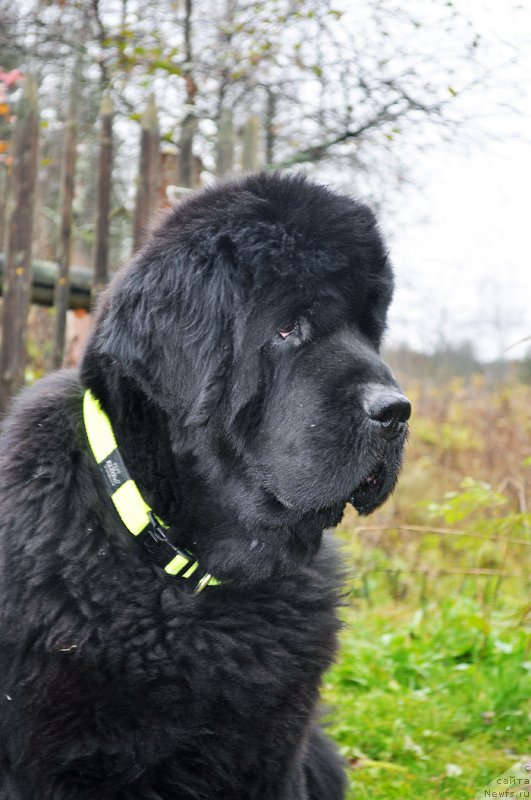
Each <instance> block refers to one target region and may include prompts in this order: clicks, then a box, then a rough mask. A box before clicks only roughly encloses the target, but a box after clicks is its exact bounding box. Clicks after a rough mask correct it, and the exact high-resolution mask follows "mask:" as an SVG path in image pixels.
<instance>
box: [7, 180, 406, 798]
mask: <svg viewBox="0 0 531 800" xmlns="http://www.w3.org/2000/svg"><path fill="white" fill-rule="evenodd" d="M392 285H393V281H392V272H391V267H390V264H389V261H388V259H387V255H386V250H385V247H384V244H383V242H382V239H381V237H380V234H379V232H378V228H377V225H376V222H375V219H374V216H373V214H372V213H371V212H370V211H369V210H368V209H367V208H366V207H365V206H364V205H361V204H359V203H357V202H355V201H354V200H351V199H349V198H348V197H345V196H341V195H339V194H336V193H334V192H331V191H329V190H328V189H326V188H324V187H323V186H319V185H315V184H314V183H311V182H310V181H308V180H306V179H305V178H303V177H300V176H289V175H282V174H259V175H253V176H249V177H245V178H243V179H241V180H237V181H230V182H224V183H220V184H218V185H217V186H214V187H213V188H208V189H206V190H204V191H201V192H198V193H196V194H191V195H190V196H189V197H188V198H187V199H185V200H184V202H182V203H181V204H180V205H178V206H177V207H176V208H175V209H174V210H173V211H172V212H171V213H169V214H168V216H167V217H166V218H165V219H164V220H163V222H162V224H160V226H159V227H157V228H156V229H155V230H154V231H153V233H152V234H151V238H150V240H149V242H148V243H147V245H146V246H145V247H144V249H143V250H142V251H141V252H140V253H139V254H138V255H137V256H136V257H135V258H134V259H133V260H132V262H131V263H130V264H129V266H127V267H125V268H124V269H123V270H121V271H120V273H119V274H118V275H117V277H116V279H115V280H114V281H113V282H112V284H111V286H110V287H109V289H108V291H107V292H106V294H105V295H104V297H103V298H102V302H101V303H100V307H99V312H98V314H97V316H96V320H95V323H94V327H93V331H92V334H91V337H90V340H89V342H88V345H87V347H86V351H85V354H84V358H83V361H82V364H81V369H80V371H79V373H78V372H75V371H62V372H58V373H56V374H54V375H51V376H49V377H47V378H45V379H44V380H42V381H40V382H39V383H37V384H36V385H35V386H33V387H31V388H30V389H28V390H26V391H24V392H23V393H22V394H21V396H20V397H19V398H18V399H17V400H16V402H15V403H14V405H13V408H12V410H11V412H10V414H9V415H8V417H7V419H6V420H5V422H4V426H3V433H2V437H1V440H0V441H1V447H0V453H1V464H0V503H1V515H0V520H1V521H0V525H1V532H0V570H1V591H2V605H1V633H0V636H1V639H0V688H1V693H0V704H1V706H0V707H1V716H0V799H1V800H339V798H342V797H343V796H344V791H345V780H344V774H343V767H342V764H341V759H340V758H339V757H338V755H337V754H336V752H335V749H334V747H333V745H332V744H331V743H330V742H329V741H328V739H327V738H326V736H325V735H324V734H323V733H322V731H321V730H320V728H319V723H318V711H317V701H318V695H319V684H320V680H321V677H322V675H323V672H324V671H325V670H326V669H327V668H328V667H329V666H330V664H331V662H332V660H333V657H334V652H335V648H336V634H337V630H338V627H339V625H338V621H337V617H336V613H335V610H336V607H337V605H338V602H339V598H340V592H341V589H340V569H339V568H338V564H337V560H336V557H335V555H334V551H333V547H332V546H331V544H330V542H329V541H328V540H327V537H326V536H325V537H324V538H323V531H324V530H325V529H327V528H330V527H332V526H334V525H336V523H337V522H338V521H339V520H340V518H341V514H342V511H343V508H344V506H345V503H347V502H350V503H352V504H353V505H354V506H355V507H356V508H357V509H358V511H359V512H360V513H361V514H368V513H369V512H371V511H372V510H373V509H375V508H376V507H377V506H379V505H380V504H381V503H382V502H383V501H384V500H385V499H386V497H387V496H388V495H389V493H390V492H391V491H392V489H393V487H394V485H395V481H396V478H397V474H398V472H399V468H400V462H401V457H402V450H403V446H404V440H405V437H406V427H407V419H408V417H409V413H410V405H409V402H408V401H407V399H406V398H405V397H404V396H403V395H402V393H401V392H400V390H399V388H398V387H397V384H396V382H395V381H394V379H393V376H392V374H391V372H390V371H389V369H388V368H387V367H386V365H385V364H384V363H383V361H382V360H381V358H380V356H379V354H378V353H379V348H380V342H381V339H382V333H383V330H384V327H385V318H386V312H387V307H388V305H389V301H390V299H391V294H392Z"/></svg>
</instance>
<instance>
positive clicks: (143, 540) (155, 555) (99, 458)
mask: <svg viewBox="0 0 531 800" xmlns="http://www.w3.org/2000/svg"><path fill="white" fill-rule="evenodd" d="M83 419H84V422H85V430H86V432H87V439H88V441H89V445H90V449H91V450H92V454H93V456H94V458H95V460H96V464H97V465H98V467H99V470H100V473H101V475H102V477H103V481H104V483H105V488H106V490H107V494H108V495H109V497H110V498H111V500H112V502H113V503H114V507H115V508H116V511H117V512H118V516H119V517H120V519H121V520H122V522H123V524H124V525H125V527H126V528H127V530H128V531H129V533H132V534H133V536H135V537H136V540H137V541H138V542H140V544H141V545H143V547H144V550H145V552H146V553H147V554H148V556H149V558H150V559H151V561H153V563H155V564H156V565H157V566H159V567H161V568H162V569H163V570H164V571H165V572H167V573H168V574H169V575H175V576H177V577H179V578H190V577H192V575H195V574H196V571H197V568H198V566H199V565H198V562H197V560H196V559H195V558H194V556H192V555H191V554H190V553H188V552H187V551H185V550H181V549H180V548H178V547H176V546H175V545H174V544H172V543H171V542H170V540H169V539H168V538H167V536H166V533H165V531H166V530H167V525H165V524H164V523H163V522H162V521H161V520H160V519H158V518H157V517H156V516H155V514H154V513H153V510H152V509H151V508H150V506H148V504H147V503H146V501H145V500H144V498H143V497H142V495H141V494H140V490H139V489H138V486H137V485H136V483H135V482H134V480H133V479H132V478H131V476H130V475H129V472H128V471H127V467H126V466H125V464H124V461H123V459H122V456H121V453H120V450H119V449H118V445H117V443H116V438H115V436H114V431H113V429H112V425H111V421H110V419H109V417H108V416H107V414H106V413H105V411H104V410H103V409H102V407H101V405H100V402H99V400H98V399H97V398H96V397H94V395H93V394H92V392H91V391H90V389H87V390H86V391H85V395H84V397H83ZM196 577H197V576H196ZM217 583H218V581H217V580H216V579H215V578H213V577H212V575H210V574H209V573H205V574H204V575H202V576H201V577H200V578H199V580H198V581H197V583H196V586H195V589H194V594H198V593H199V592H201V591H202V590H203V589H204V588H205V586H208V585H215V584H217Z"/></svg>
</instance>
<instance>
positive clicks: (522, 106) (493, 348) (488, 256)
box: [387, 0, 531, 358]
mask: <svg viewBox="0 0 531 800" xmlns="http://www.w3.org/2000/svg"><path fill="white" fill-rule="evenodd" d="M510 6H511V4H510V3H507V2H502V0H498V2H496V3H489V2H485V1H483V2H480V0H473V1H472V2H470V1H469V2H467V4H466V11H467V13H468V14H469V16H470V17H471V19H472V21H473V23H474V25H475V26H477V28H478V30H480V31H481V33H482V36H483V39H484V42H485V43H486V44H485V46H486V51H487V58H488V63H489V66H491V67H492V69H493V73H494V81H492V84H493V87H494V88H493V89H491V90H490V91H488V92H485V93H482V92H481V91H480V92H476V93H475V94H474V96H473V97H470V98H469V97H467V96H466V95H465V97H463V100H462V110H463V112H464V113H465V114H468V115H469V118H470V119H469V121H470V130H471V131H475V133H474V134H473V135H472V138H471V140H470V141H469V142H468V144H467V145H466V147H464V146H463V145H462V144H461V143H460V142H456V143H455V144H452V145H450V144H445V145H443V146H438V147H436V148H433V147H430V146H428V147H427V148H426V150H425V152H421V153H420V154H418V155H416V156H415V166H414V169H413V175H414V176H415V175H416V176H417V177H418V181H419V185H420V187H421V188H420V189H418V190H410V191H407V192H406V193H405V196H404V203H403V204H402V205H401V208H400V210H399V212H398V213H397V216H396V218H394V219H393V220H392V223H391V221H389V222H390V224H392V227H393V228H394V235H393V237H392V239H393V240H392V244H393V248H392V255H393V260H394V263H395V267H396V271H397V278H398V289H397V294H396V300H395V303H394V306H393V310H392V314H391V325H390V331H389V343H390V344H393V343H397V342H399V341H407V342H408V343H410V344H412V345H414V346H416V347H419V348H422V349H431V347H432V346H433V345H435V344H437V343H438V342H440V341H441V340H448V339H451V340H452V339H453V340H454V341H455V340H460V339H469V340H470V339H472V340H473V341H474V342H476V343H477V350H478V353H479V355H481V356H482V357H484V358H493V357H496V356H498V355H500V353H501V352H502V351H503V350H504V348H506V347H508V346H509V345H511V344H512V343H513V342H516V341H517V340H518V339H520V338H523V337H525V336H531V310H530V307H531V258H530V255H529V238H530V232H531V203H530V194H531V133H530V132H531V4H527V5H523V4H521V5H517V4H514V7H513V8H511V7H510ZM387 214H388V215H389V210H388V211H387ZM529 347H531V342H527V343H526V344H521V345H519V346H518V347H515V348H513V349H511V350H510V354H511V355H512V356H515V357H517V356H522V355H523V354H524V353H525V351H526V349H528V348H529Z"/></svg>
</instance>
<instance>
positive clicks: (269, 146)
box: [265, 87, 277, 166]
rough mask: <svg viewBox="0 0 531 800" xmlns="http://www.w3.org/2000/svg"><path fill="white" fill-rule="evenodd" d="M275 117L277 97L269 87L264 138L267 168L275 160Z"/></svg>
mask: <svg viewBox="0 0 531 800" xmlns="http://www.w3.org/2000/svg"><path fill="white" fill-rule="evenodd" d="M276 115H277V96H276V94H275V92H274V91H273V89H271V88H270V87H269V88H268V90H267V101H266V113H265V138H266V143H265V144H266V152H265V162H266V164H267V166H270V165H271V164H273V163H274V160H275V141H276V131H275V121H276Z"/></svg>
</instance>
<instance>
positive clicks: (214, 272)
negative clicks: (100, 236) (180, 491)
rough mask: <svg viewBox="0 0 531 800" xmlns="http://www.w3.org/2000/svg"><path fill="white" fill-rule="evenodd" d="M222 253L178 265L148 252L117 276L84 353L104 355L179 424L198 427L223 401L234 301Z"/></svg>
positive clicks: (175, 258) (176, 259)
mask: <svg viewBox="0 0 531 800" xmlns="http://www.w3.org/2000/svg"><path fill="white" fill-rule="evenodd" d="M232 272H233V270H232V269H231V267H230V265H227V263H226V253H225V252H224V251H223V249H217V248H215V249H214V250H213V252H210V253H208V254H205V252H204V251H203V252H202V253H200V254H198V255H195V254H194V253H193V252H192V253H190V254H189V255H188V257H187V258H186V259H185V258H184V257H183V256H181V255H180V254H179V253H176V252H175V251H173V252H171V251H170V252H168V253H167V254H166V255H164V256H163V257H158V258H154V257H150V252H149V249H148V250H146V251H145V253H144V254H143V255H142V256H141V257H140V258H139V259H138V260H136V261H135V262H133V263H132V264H131V265H130V266H129V267H127V268H126V269H124V270H123V272H122V273H121V274H120V275H119V276H118V277H117V279H116V280H115V281H114V283H113V284H112V285H111V287H110V288H109V290H108V295H107V296H106V297H105V298H104V300H103V302H102V307H101V309H100V312H99V314H98V316H97V319H96V324H95V329H94V332H93V334H92V336H91V340H90V341H89V343H88V346H87V356H88V354H89V353H91V351H92V353H94V351H96V352H98V353H101V354H104V355H105V356H106V357H107V358H110V359H111V360H112V362H115V363H117V364H119V366H120V368H121V369H122V370H123V371H124V372H125V373H126V374H127V375H129V376H130V377H132V378H133V379H134V380H135V381H136V383H137V384H138V385H139V386H140V387H141V388H142V390H143V391H144V392H145V393H146V394H147V395H148V396H149V397H150V399H151V400H153V401H154V402H156V403H158V404H159V405H160V406H161V407H162V408H163V409H164V410H166V411H167V412H168V413H171V414H175V413H177V414H178V415H179V416H180V417H181V420H182V421H183V422H184V424H187V425H201V424H203V423H205V422H206V421H207V420H208V419H209V417H210V416H211V414H212V413H213V411H214V410H215V408H216V406H217V404H218V403H219V401H220V399H221V396H222V394H223V389H224V386H225V378H226V372H227V369H228V367H229V365H230V361H231V356H232V346H231V342H232V339H231V328H232V322H233V309H234V299H235V296H236V294H237V290H236V287H234V286H233V284H232Z"/></svg>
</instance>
